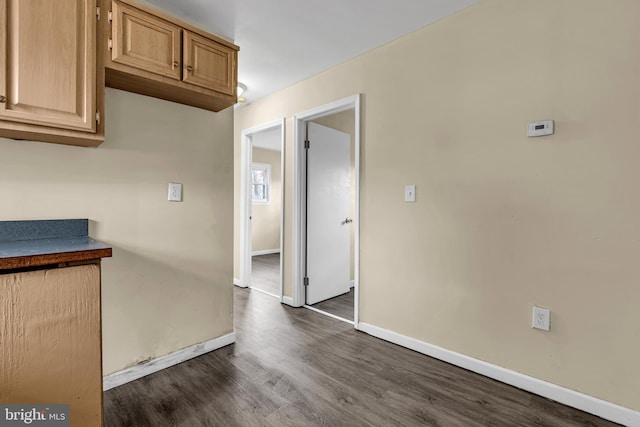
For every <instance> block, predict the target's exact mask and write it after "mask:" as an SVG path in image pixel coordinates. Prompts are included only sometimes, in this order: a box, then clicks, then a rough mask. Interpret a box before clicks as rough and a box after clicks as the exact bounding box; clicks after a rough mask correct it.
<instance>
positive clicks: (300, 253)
mask: <svg viewBox="0 0 640 427" xmlns="http://www.w3.org/2000/svg"><path fill="white" fill-rule="evenodd" d="M360 98H361V95H360V94H356V95H353V96H350V97H347V98H344V99H341V100H338V101H335V102H331V103H329V104H325V105H322V106H319V107H316V108H313V109H311V110H307V111H304V112H302V113H298V114H296V115H294V116H293V133H294V145H293V156H294V181H293V194H294V197H293V199H294V200H293V305H294V306H296V307H302V306H304V305H305V297H304V260H305V248H306V241H305V227H306V224H305V218H306V212H305V203H304V200H305V196H306V195H305V191H306V182H305V172H306V170H305V167H306V166H305V161H304V160H305V148H304V141H305V139H306V126H305V123H306V122H308V121H310V120H314V119H318V118H320V117H324V116H329V115H331V114H336V113H340V112H342V111H346V110H351V109H353V110H354V111H355V135H354V140H355V141H354V143H355V173H354V175H355V198H356V200H355V215H354V216H355V218H354V224H355V230H354V249H353V251H354V254H353V261H354V266H353V270H354V273H353V275H354V277H353V278H354V307H353V326H354V327H355V328H356V329H360V328H359V319H360V309H359V300H360Z"/></svg>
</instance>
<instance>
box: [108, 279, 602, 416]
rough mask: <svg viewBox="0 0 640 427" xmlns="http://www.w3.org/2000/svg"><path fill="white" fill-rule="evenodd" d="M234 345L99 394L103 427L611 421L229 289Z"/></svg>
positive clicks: (305, 312) (262, 297) (340, 324)
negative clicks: (102, 402) (101, 403)
mask: <svg viewBox="0 0 640 427" xmlns="http://www.w3.org/2000/svg"><path fill="white" fill-rule="evenodd" d="M235 296H236V301H235V331H236V333H237V342H236V343H235V344H233V345H230V346H227V347H225V348H223V349H220V350H217V351H215V352H211V353H208V354H206V355H203V356H200V357H198V358H195V359H192V360H190V361H187V362H184V363H182V364H180V365H177V366H174V367H171V368H168V369H165V370H163V371H160V372H158V373H155V374H153V375H149V376H147V377H145V378H141V379H139V380H137V381H133V382H131V383H128V384H125V385H123V386H120V387H117V388H115V389H112V390H109V391H107V392H106V393H105V394H104V413H105V426H106V427H126V426H136V427H144V426H243V427H244V426H278V427H280V426H385V427H386V426H445V427H449V426H465V427H468V426H527V427H528V426H613V425H614V424H612V423H609V422H606V421H604V420H602V419H599V418H597V417H594V416H591V415H588V414H585V413H583V412H580V411H577V410H575V409H572V408H569V407H566V406H563V405H560V404H558V403H554V402H551V401H549V400H547V399H544V398H542V397H539V396H535V395H532V394H529V393H527V392H524V391H522V390H518V389H516V388H513V387H510V386H507V385H505V384H502V383H499V382H496V381H493V380H490V379H488V378H485V377H482V376H480V375H477V374H474V373H472V372H469V371H465V370H464V369H460V368H456V367H454V366H451V365H448V364H446V363H444V362H440V361H438V360H435V359H431V358H429V357H426V356H424V355H421V354H418V353H415V352H413V351H411V350H407V349H404V348H401V347H398V346H395V345H393V344H390V343H387V342H385V341H382V340H379V339H376V338H373V337H371V336H369V335H366V334H364V333H361V332H357V331H356V330H354V329H353V327H352V326H351V325H349V324H347V323H344V322H340V321H338V320H335V319H332V318H330V317H327V316H323V315H321V314H319V313H316V312H313V311H311V310H305V309H295V308H291V307H288V306H285V305H281V304H280V303H279V302H278V300H276V299H275V298H272V297H269V296H268V295H265V294H262V293H260V292H255V291H251V290H250V289H240V288H236V289H235Z"/></svg>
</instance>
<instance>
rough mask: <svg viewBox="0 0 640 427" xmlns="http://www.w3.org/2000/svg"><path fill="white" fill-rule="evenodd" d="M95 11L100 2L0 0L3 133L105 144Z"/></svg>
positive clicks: (0, 117) (0, 130)
mask: <svg viewBox="0 0 640 427" xmlns="http://www.w3.org/2000/svg"><path fill="white" fill-rule="evenodd" d="M96 12H97V10H96V0H56V1H41V0H0V136H1V137H9V138H17V139H34V140H38V141H49V142H62V143H68V144H74V145H88V146H95V145H98V144H100V142H102V140H103V139H104V131H103V127H102V126H100V125H99V124H98V122H99V115H100V111H101V110H102V108H103V96H104V94H103V91H104V82H103V81H101V80H102V79H103V74H102V73H101V72H100V71H99V69H98V68H99V67H98V63H97V52H96V40H97V33H96V28H97V26H96V19H97V13H96ZM101 89H102V90H101Z"/></svg>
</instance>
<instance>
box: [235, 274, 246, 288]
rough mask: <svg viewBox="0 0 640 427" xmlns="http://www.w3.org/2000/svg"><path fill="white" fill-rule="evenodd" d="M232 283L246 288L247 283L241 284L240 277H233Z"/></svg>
mask: <svg viewBox="0 0 640 427" xmlns="http://www.w3.org/2000/svg"><path fill="white" fill-rule="evenodd" d="M233 284H234V285H236V286H239V287H241V288H248V286H247V285H243V284H242V282H240V279H236V278H235V277H234V278H233Z"/></svg>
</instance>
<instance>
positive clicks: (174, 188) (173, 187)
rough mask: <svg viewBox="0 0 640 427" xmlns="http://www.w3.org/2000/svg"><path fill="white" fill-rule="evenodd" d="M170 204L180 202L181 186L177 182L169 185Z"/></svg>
mask: <svg viewBox="0 0 640 427" xmlns="http://www.w3.org/2000/svg"><path fill="white" fill-rule="evenodd" d="M168 199H169V201H170V202H181V201H182V184H179V183H177V182H170V183H169V197H168Z"/></svg>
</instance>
